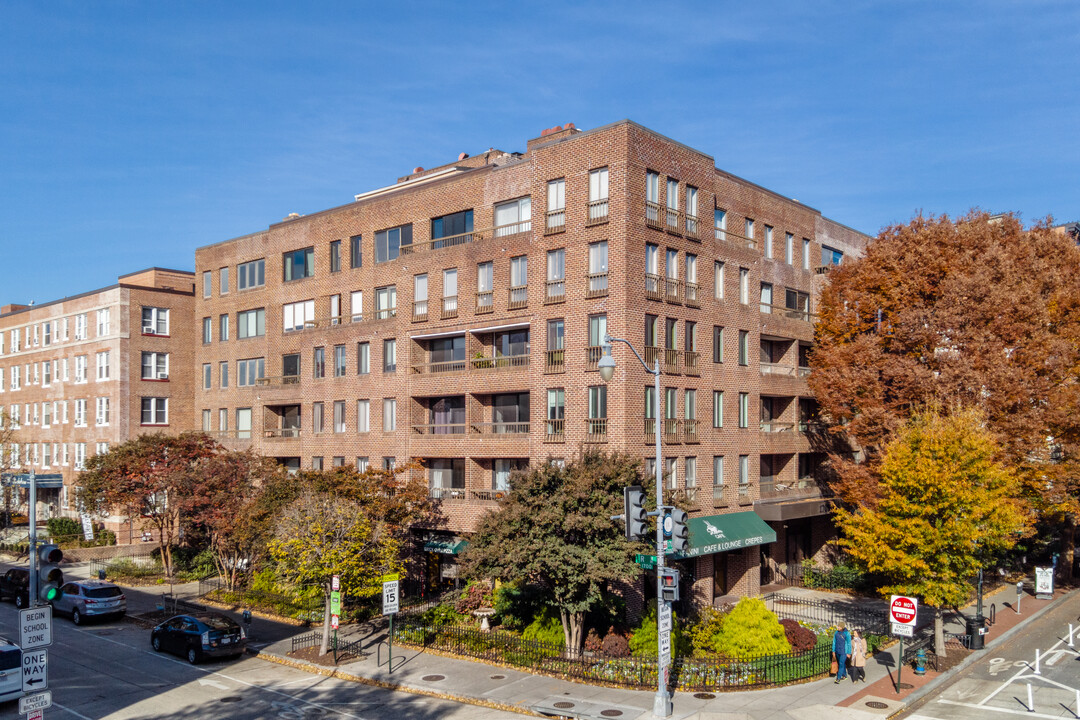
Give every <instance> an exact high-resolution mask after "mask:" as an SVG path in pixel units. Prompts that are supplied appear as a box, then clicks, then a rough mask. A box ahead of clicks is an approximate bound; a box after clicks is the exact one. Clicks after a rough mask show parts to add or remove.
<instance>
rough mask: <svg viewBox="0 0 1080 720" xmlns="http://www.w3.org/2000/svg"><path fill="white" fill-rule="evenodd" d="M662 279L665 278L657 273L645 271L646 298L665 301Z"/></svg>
mask: <svg viewBox="0 0 1080 720" xmlns="http://www.w3.org/2000/svg"><path fill="white" fill-rule="evenodd" d="M662 281H663V278H662V277H661V276H659V275H656V274H655V273H645V299H647V300H660V301H663V299H664V291H663V290H662V289H661V288H662V287H663V284H662Z"/></svg>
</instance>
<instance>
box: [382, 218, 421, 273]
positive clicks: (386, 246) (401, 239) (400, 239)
mask: <svg viewBox="0 0 1080 720" xmlns="http://www.w3.org/2000/svg"><path fill="white" fill-rule="evenodd" d="M402 245H412V224H411V223H410V224H408V225H401V226H399V227H394V228H389V229H387V230H380V231H379V232H377V233H375V263H376V264H378V263H384V262H389V261H390V260H396V259H397V257H398V255H400V254H401V246H402Z"/></svg>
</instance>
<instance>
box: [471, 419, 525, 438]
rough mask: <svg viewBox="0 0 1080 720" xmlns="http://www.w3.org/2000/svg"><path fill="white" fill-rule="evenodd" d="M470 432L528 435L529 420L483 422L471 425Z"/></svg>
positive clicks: (478, 433)
mask: <svg viewBox="0 0 1080 720" xmlns="http://www.w3.org/2000/svg"><path fill="white" fill-rule="evenodd" d="M469 432H470V433H474V434H477V435H500V436H506V435H528V434H529V423H528V422H483V423H472V424H470V425H469Z"/></svg>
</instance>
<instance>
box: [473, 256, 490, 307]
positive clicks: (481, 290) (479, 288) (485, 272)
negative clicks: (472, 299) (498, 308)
mask: <svg viewBox="0 0 1080 720" xmlns="http://www.w3.org/2000/svg"><path fill="white" fill-rule="evenodd" d="M493 282H494V273H493V268H492V263H491V261H488V262H482V263H478V264H477V266H476V308H477V310H482V311H483V310H486V311H490V310H491V309H492V305H491V302H492V287H493Z"/></svg>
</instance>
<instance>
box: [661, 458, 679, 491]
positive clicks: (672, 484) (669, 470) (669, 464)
mask: <svg viewBox="0 0 1080 720" xmlns="http://www.w3.org/2000/svg"><path fill="white" fill-rule="evenodd" d="M678 482H679V473H678V469H677V465H676V462H675V458H664V486H665V487H667V489H669V490H674V489H675V488H676V487H677V486H678Z"/></svg>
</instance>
